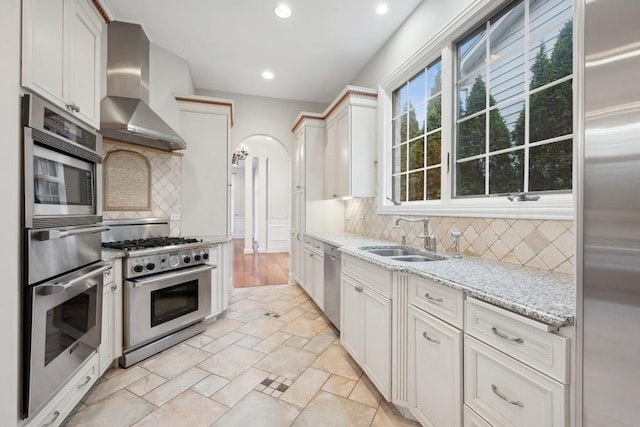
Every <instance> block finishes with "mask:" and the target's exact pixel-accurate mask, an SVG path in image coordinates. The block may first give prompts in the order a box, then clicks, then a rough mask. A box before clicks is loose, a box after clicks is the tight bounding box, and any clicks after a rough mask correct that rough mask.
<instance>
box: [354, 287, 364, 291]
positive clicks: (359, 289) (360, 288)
mask: <svg viewBox="0 0 640 427" xmlns="http://www.w3.org/2000/svg"><path fill="white" fill-rule="evenodd" d="M363 290H364V289H362V287H361V286H356V292H362V291H363Z"/></svg>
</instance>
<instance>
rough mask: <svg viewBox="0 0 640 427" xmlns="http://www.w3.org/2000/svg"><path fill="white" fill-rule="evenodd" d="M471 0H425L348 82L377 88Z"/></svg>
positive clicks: (471, 0) (470, 2)
mask: <svg viewBox="0 0 640 427" xmlns="http://www.w3.org/2000/svg"><path fill="white" fill-rule="evenodd" d="M473 2H474V1H473V0H424V1H423V2H422V3H421V4H420V5H419V6H418V7H417V8H416V9H415V10H414V11H413V13H412V14H411V15H410V16H409V17H408V18H407V19H406V20H405V21H404V23H403V24H402V25H401V26H400V27H399V28H398V30H396V32H395V33H394V34H393V35H392V36H391V37H390V38H389V40H387V42H386V43H385V44H384V46H382V48H381V49H380V50H379V51H378V53H376V54H375V56H374V57H373V58H372V59H371V60H370V61H369V63H368V64H367V65H365V66H364V67H363V69H362V70H361V71H360V72H359V73H358V75H357V76H356V77H355V78H354V79H353V81H352V83H351V84H354V85H358V86H365V87H371V88H377V87H378V83H379V82H380V81H382V80H383V79H384V78H385V77H387V76H388V75H389V74H391V72H392V71H394V70H395V69H396V68H399V67H400V65H402V64H403V63H404V62H406V61H407V60H408V59H409V58H410V57H411V56H412V55H413V54H414V53H415V52H416V51H417V50H418V49H419V48H420V47H422V45H424V44H425V43H426V42H427V41H428V40H429V39H430V38H431V37H433V36H434V35H435V34H436V33H437V32H438V31H439V30H440V29H441V28H442V27H443V26H444V25H446V24H447V23H448V22H449V21H451V20H452V19H453V18H454V17H455V16H456V15H458V14H459V13H460V12H462V10H463V9H465V8H466V7H467V6H468V5H470V4H472V3H473Z"/></svg>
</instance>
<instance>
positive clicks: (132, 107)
mask: <svg viewBox="0 0 640 427" xmlns="http://www.w3.org/2000/svg"><path fill="white" fill-rule="evenodd" d="M108 32H109V33H108V49H107V96H106V97H105V98H103V99H102V101H101V102H100V133H102V135H103V136H105V137H107V138H112V139H116V140H120V141H126V142H131V143H134V144H140V145H146V146H149V147H153V148H159V149H161V150H184V149H185V148H187V144H186V143H185V141H184V140H183V139H182V137H181V136H180V135H178V134H177V133H176V132H175V131H174V130H173V129H172V128H171V127H170V126H169V125H168V124H166V123H165V122H164V120H162V119H161V118H160V117H159V116H158V115H157V114H156V113H154V112H153V110H152V109H151V108H150V107H149V39H148V38H147V35H146V34H145V33H144V30H143V29H142V27H141V26H140V25H137V24H128V23H125V22H112V23H111V24H109V28H108Z"/></svg>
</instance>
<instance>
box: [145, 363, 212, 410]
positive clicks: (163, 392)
mask: <svg viewBox="0 0 640 427" xmlns="http://www.w3.org/2000/svg"><path fill="white" fill-rule="evenodd" d="M208 375H209V373H208V372H207V371H203V370H202V369H200V368H191V369H189V370H188V371H185V372H183V373H182V374H180V375H178V376H177V377H175V378H173V379H172V380H169V381H167V382H166V383H164V384H162V385H161V386H159V387H156V388H154V389H153V390H151V391H150V392H149V393H147V394H145V395H144V398H145V399H146V400H148V401H149V402H151V403H153V404H154V405H156V406H162V405H164V404H165V403H167V402H168V401H170V400H171V399H173V398H174V397H176V396H177V395H179V394H180V393H182V392H183V391H185V390H187V389H188V388H189V387H191V386H193V385H194V384H197V383H198V382H200V381H201V380H202V379H203V378H205V377H206V376H208Z"/></svg>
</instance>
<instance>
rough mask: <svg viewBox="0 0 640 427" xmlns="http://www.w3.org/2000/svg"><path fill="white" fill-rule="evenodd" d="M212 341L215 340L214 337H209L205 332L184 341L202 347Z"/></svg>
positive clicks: (192, 345)
mask: <svg viewBox="0 0 640 427" xmlns="http://www.w3.org/2000/svg"><path fill="white" fill-rule="evenodd" d="M211 341H213V338H211V337H208V336H206V335H204V334H199V335H196V336H195V337H193V338H190V339H188V340H187V341H185V342H184V343H185V344H189V345H190V346H191V347H195V348H200V347H202V346H203V345H207V344H209V343H210V342H211Z"/></svg>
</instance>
